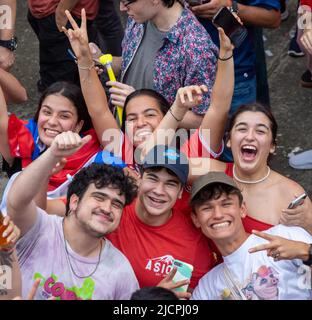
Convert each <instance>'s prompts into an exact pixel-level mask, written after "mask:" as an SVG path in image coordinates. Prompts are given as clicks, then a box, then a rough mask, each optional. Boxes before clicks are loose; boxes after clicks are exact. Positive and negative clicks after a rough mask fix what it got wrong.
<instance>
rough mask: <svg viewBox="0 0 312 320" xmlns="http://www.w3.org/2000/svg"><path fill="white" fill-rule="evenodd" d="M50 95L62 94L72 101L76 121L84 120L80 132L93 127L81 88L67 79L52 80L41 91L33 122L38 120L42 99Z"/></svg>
mask: <svg viewBox="0 0 312 320" xmlns="http://www.w3.org/2000/svg"><path fill="white" fill-rule="evenodd" d="M50 95H58V96H62V97H65V98H67V99H68V100H69V101H71V102H72V104H73V105H74V106H75V108H76V110H77V115H78V122H79V121H81V120H83V121H84V123H83V126H82V128H81V132H85V131H87V130H89V129H91V128H92V127H93V126H92V121H91V118H90V115H89V112H88V109H87V106H86V103H85V100H84V98H83V95H82V92H81V89H80V88H79V87H78V86H77V85H75V84H74V83H71V82H67V81H58V82H54V83H53V84H51V85H50V86H49V87H48V88H47V89H46V90H45V91H44V92H43V93H42V95H41V97H40V99H39V103H38V108H37V111H36V114H35V116H34V120H35V122H38V117H39V113H40V110H41V107H42V103H43V101H44V99H45V98H46V97H48V96H50Z"/></svg>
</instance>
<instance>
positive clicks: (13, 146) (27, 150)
mask: <svg viewBox="0 0 312 320" xmlns="http://www.w3.org/2000/svg"><path fill="white" fill-rule="evenodd" d="M25 124H26V121H23V120H20V119H18V118H17V117H16V116H15V114H11V115H10V117H9V122H8V139H9V146H10V151H11V156H12V157H16V158H31V154H32V152H33V150H34V146H35V144H34V139H33V136H32V134H31V132H30V131H29V130H28V129H27V128H26V127H25Z"/></svg>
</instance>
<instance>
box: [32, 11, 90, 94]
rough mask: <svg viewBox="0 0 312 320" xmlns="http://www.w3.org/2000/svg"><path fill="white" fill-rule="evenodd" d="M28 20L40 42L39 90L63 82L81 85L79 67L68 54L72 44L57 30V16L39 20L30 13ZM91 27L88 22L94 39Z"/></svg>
mask: <svg viewBox="0 0 312 320" xmlns="http://www.w3.org/2000/svg"><path fill="white" fill-rule="evenodd" d="M27 18H28V22H29V23H30V25H31V27H32V29H33V30H34V32H35V33H36V35H37V38H38V40H39V64H40V70H39V73H40V82H38V89H39V90H40V91H43V90H44V89H45V88H47V87H48V86H49V85H51V84H52V83H54V82H56V81H61V80H64V81H71V82H74V83H76V84H77V85H80V83H79V74H78V69H77V65H76V63H75V62H74V61H73V60H72V59H71V57H70V56H69V54H68V52H67V49H69V48H71V46H70V43H69V41H68V39H67V36H66V35H65V34H64V33H63V32H59V30H58V29H57V26H56V23H55V15H54V14H52V15H50V16H48V17H45V18H43V19H37V18H35V17H34V16H33V15H32V14H31V12H30V11H28V16H27ZM76 21H77V22H78V24H79V25H80V20H79V19H76ZM91 25H92V22H88V33H89V29H90V37H91V39H93V38H94V32H92V29H91ZM68 27H69V25H68ZM90 41H91V40H90Z"/></svg>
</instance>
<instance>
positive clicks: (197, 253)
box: [109, 145, 214, 288]
mask: <svg viewBox="0 0 312 320" xmlns="http://www.w3.org/2000/svg"><path fill="white" fill-rule="evenodd" d="M188 170H189V168H188V160H187V158H186V156H185V155H183V154H182V153H180V152H179V151H177V150H176V149H174V148H170V147H166V146H160V145H158V146H156V147H154V148H153V149H152V150H151V151H150V152H149V153H148V154H147V156H146V157H145V159H144V163H143V176H142V180H141V181H140V184H139V190H138V197H137V199H136V200H135V201H134V202H133V203H132V204H130V205H129V206H127V207H125V209H124V212H123V216H122V219H121V222H120V225H119V227H118V229H117V230H116V231H115V232H114V233H112V234H110V235H109V239H110V240H111V241H112V242H113V244H114V245H115V246H116V247H117V248H118V249H119V250H121V251H122V252H123V253H124V254H125V256H126V257H127V258H128V259H129V261H130V263H131V265H132V267H133V269H134V271H135V274H136V277H137V279H138V281H139V284H140V286H141V287H144V286H154V285H157V284H158V283H159V282H160V281H161V280H162V279H163V278H164V277H165V276H166V275H167V274H168V273H169V272H170V271H171V269H172V263H173V261H174V260H175V259H177V260H180V261H183V262H186V263H188V264H191V265H193V267H194V270H193V275H192V278H191V282H190V287H191V288H194V287H195V286H196V285H197V282H198V280H199V279H200V278H201V277H202V276H203V275H204V274H205V273H206V272H207V271H208V270H210V269H211V268H212V267H213V265H214V258H213V255H212V251H211V250H210V248H209V245H208V242H207V239H206V238H205V237H204V236H203V235H202V234H201V233H200V232H198V230H196V228H195V227H194V225H193V223H192V221H191V217H190V212H189V213H188V214H186V213H184V212H182V211H180V210H177V209H176V208H175V207H174V205H175V203H176V201H177V199H178V198H179V197H181V195H182V191H183V186H184V185H185V183H186V181H187V176H188Z"/></svg>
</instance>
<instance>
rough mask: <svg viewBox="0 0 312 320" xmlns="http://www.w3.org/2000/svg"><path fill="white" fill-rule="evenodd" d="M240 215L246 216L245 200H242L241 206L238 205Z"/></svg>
mask: <svg viewBox="0 0 312 320" xmlns="http://www.w3.org/2000/svg"><path fill="white" fill-rule="evenodd" d="M240 216H241V217H242V218H245V217H246V216H247V207H246V202H245V201H243V203H242V205H241V207H240Z"/></svg>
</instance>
